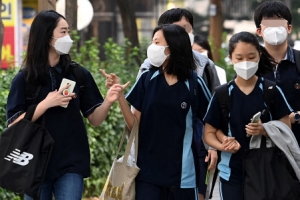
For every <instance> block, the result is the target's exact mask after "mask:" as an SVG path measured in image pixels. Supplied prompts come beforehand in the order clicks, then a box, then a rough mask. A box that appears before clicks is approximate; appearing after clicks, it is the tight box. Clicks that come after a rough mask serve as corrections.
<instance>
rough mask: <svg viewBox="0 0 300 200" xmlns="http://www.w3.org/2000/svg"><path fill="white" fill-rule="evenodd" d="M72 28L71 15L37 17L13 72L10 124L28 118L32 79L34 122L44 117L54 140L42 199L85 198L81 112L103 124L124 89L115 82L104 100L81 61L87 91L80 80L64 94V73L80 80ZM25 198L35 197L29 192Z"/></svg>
mask: <svg viewBox="0 0 300 200" xmlns="http://www.w3.org/2000/svg"><path fill="white" fill-rule="evenodd" d="M69 32H70V30H69V25H68V23H67V21H66V19H65V18H64V17H63V16H62V15H60V14H59V13H57V12H55V11H53V10H49V11H42V12H40V13H39V14H38V15H37V16H36V17H35V19H34V20H33V23H32V25H31V28H30V34H29V41H28V48H27V52H26V56H25V59H24V62H23V66H22V70H21V71H20V72H19V73H18V74H17V75H16V76H15V77H14V79H13V81H12V84H11V88H10V91H9V95H8V100H7V109H6V112H7V113H6V116H7V124H8V126H10V125H12V124H14V123H16V122H18V121H19V120H21V119H22V118H24V115H25V112H26V110H27V109H28V107H29V106H30V105H28V102H27V101H26V97H27V96H26V95H27V94H26V87H29V86H28V85H27V84H29V83H30V84H31V85H36V86H38V85H40V91H39V92H38V95H37V97H36V99H35V101H34V102H32V103H37V107H36V110H35V113H34V115H33V117H32V121H36V123H41V119H42V117H44V119H45V120H44V121H45V124H44V126H45V128H46V129H47V130H48V132H49V133H50V135H51V136H52V138H53V140H54V146H53V150H52V154H51V157H50V161H49V164H48V167H47V171H46V175H45V179H44V181H43V183H42V185H41V186H40V188H39V197H40V198H39V199H40V200H51V199H53V198H52V196H53V195H54V197H55V199H56V200H75V199H81V198H82V193H83V179H84V178H86V177H88V176H90V152H89V144H88V138H87V133H86V129H85V126H84V121H83V119H82V115H81V113H82V114H83V116H84V117H86V118H87V119H88V121H89V122H90V123H91V124H92V125H94V126H99V125H100V124H101V123H102V121H103V120H104V119H105V118H106V116H107V114H108V112H109V109H110V107H111V105H112V103H113V102H114V101H115V100H116V99H117V98H118V96H119V94H120V93H119V91H117V90H116V89H115V86H113V87H112V88H111V89H110V90H109V91H108V92H107V95H106V98H105V99H103V97H102V95H101V94H100V92H99V90H98V87H97V85H96V83H95V81H94V79H93V77H92V75H91V74H90V72H89V71H88V70H86V69H85V68H83V67H80V66H78V67H80V68H82V73H81V76H82V77H83V80H84V82H83V84H84V91H82V92H80V89H79V84H78V83H77V84H76V85H75V88H74V92H73V93H72V94H70V95H67V96H64V95H63V94H62V91H63V90H64V89H66V88H68V87H69V85H66V86H63V88H62V89H59V87H60V84H61V81H62V79H63V78H67V79H70V80H73V81H76V77H74V74H73V73H72V68H71V65H70V63H71V58H70V56H69V50H70V48H71V46H72V42H73V41H72V40H71V38H70V36H69ZM76 96H77V97H76ZM61 106H67V107H66V108H64V107H61ZM25 199H26V200H31V199H32V198H31V197H29V196H27V195H25Z"/></svg>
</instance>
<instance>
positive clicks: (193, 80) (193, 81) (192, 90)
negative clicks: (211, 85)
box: [188, 71, 199, 122]
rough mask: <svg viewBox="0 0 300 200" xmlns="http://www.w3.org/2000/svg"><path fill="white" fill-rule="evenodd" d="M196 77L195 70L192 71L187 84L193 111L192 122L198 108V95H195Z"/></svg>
mask: <svg viewBox="0 0 300 200" xmlns="http://www.w3.org/2000/svg"><path fill="white" fill-rule="evenodd" d="M197 79H198V75H197V73H196V72H195V71H192V78H190V79H189V80H188V81H189V86H190V95H191V100H192V101H191V107H192V113H193V122H194V121H195V120H196V118H197V110H198V102H199V96H198V95H197Z"/></svg>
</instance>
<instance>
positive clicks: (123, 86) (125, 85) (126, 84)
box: [122, 81, 130, 90]
mask: <svg viewBox="0 0 300 200" xmlns="http://www.w3.org/2000/svg"><path fill="white" fill-rule="evenodd" d="M129 84H130V82H129V81H128V82H127V83H125V84H124V85H122V88H123V90H124V89H125V88H127V86H128V85H129Z"/></svg>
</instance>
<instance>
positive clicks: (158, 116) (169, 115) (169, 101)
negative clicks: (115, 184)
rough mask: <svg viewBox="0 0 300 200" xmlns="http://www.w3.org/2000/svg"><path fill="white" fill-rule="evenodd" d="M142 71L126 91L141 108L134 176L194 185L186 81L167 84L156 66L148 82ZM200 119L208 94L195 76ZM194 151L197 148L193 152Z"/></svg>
mask: <svg viewBox="0 0 300 200" xmlns="http://www.w3.org/2000/svg"><path fill="white" fill-rule="evenodd" d="M148 73H149V70H147V71H145V72H144V73H143V74H142V75H141V76H140V77H139V79H138V80H137V82H136V83H135V84H134V85H133V87H132V88H131V90H130V91H129V92H128V94H127V95H126V98H127V101H128V102H129V103H130V104H131V105H132V106H133V107H134V108H135V109H137V110H138V111H140V112H141V119H140V127H139V147H138V148H139V149H138V160H137V165H138V166H139V167H140V169H141V171H140V172H139V174H138V176H137V178H136V179H137V180H140V181H143V182H148V183H151V184H155V185H159V186H164V187H180V188H195V187H196V174H195V161H194V156H193V155H194V152H192V148H191V145H192V138H193V128H192V110H191V95H190V91H189V82H188V81H178V82H177V83H175V84H173V85H168V83H167V82H166V79H165V76H164V74H163V73H161V72H160V71H159V70H157V71H156V72H155V73H154V74H153V75H152V77H151V79H150V81H149V83H148V85H147V86H145V79H146V77H147V74H148ZM197 92H198V95H199V114H198V116H199V117H200V119H203V116H204V114H205V112H206V108H207V106H208V102H209V99H210V97H211V94H210V92H209V90H208V88H207V87H206V85H205V83H204V81H203V79H202V78H201V77H199V76H198V86H197ZM195 153H196V152H195Z"/></svg>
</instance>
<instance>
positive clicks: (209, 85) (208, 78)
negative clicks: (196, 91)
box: [202, 62, 213, 92]
mask: <svg viewBox="0 0 300 200" xmlns="http://www.w3.org/2000/svg"><path fill="white" fill-rule="evenodd" d="M208 68H209V62H207V63H206V65H205V67H204V70H203V76H202V77H203V79H204V82H205V83H206V86H207V88H208V89H209V91H210V92H212V91H213V84H212V80H211V75H210V71H209V69H208Z"/></svg>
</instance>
